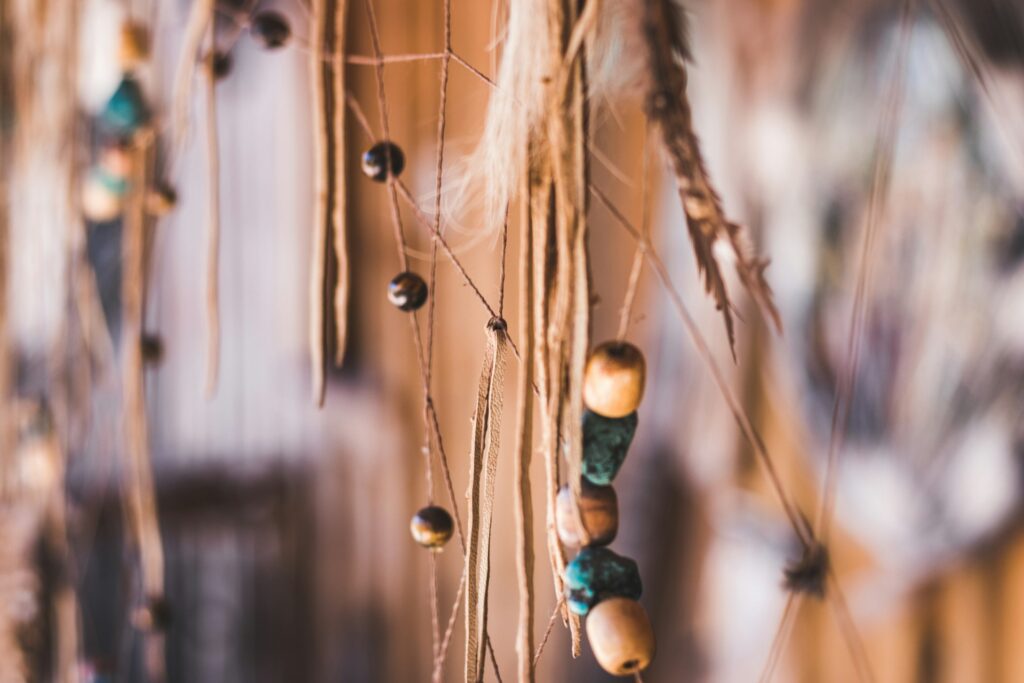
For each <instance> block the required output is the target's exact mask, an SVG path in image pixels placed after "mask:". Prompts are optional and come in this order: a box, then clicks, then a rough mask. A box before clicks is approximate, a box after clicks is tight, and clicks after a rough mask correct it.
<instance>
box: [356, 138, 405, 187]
mask: <svg viewBox="0 0 1024 683" xmlns="http://www.w3.org/2000/svg"><path fill="white" fill-rule="evenodd" d="M388 169H391V175H393V176H399V175H401V174H402V171H403V170H404V169H405V154H403V153H402V149H401V148H400V147H399V146H398V145H396V144H395V143H393V142H391V141H390V140H384V141H383V142H378V143H377V144H375V145H374V146H373V147H371V148H370V149H368V150H366V151H365V152H363V173H365V174H366V177H368V178H369V179H370V180H375V181H377V182H378V183H383V182H384V181H385V180H387V179H388Z"/></svg>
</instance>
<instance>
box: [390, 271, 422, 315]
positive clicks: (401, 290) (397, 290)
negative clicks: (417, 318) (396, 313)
mask: <svg viewBox="0 0 1024 683" xmlns="http://www.w3.org/2000/svg"><path fill="white" fill-rule="evenodd" d="M388 301H390V302H391V303H392V304H394V305H395V306H397V307H398V308H400V309H401V310H403V311H415V310H417V309H419V308H420V307H421V306H423V304H424V303H426V301H427V283H426V282H424V281H423V278H421V277H420V276H419V275H417V274H416V273H412V272H408V271H406V272H404V273H399V274H398V275H396V276H395V277H394V279H393V280H391V282H389V283H388Z"/></svg>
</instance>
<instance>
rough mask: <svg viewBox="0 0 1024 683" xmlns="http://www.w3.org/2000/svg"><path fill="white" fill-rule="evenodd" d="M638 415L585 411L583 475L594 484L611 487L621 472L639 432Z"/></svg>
mask: <svg viewBox="0 0 1024 683" xmlns="http://www.w3.org/2000/svg"><path fill="white" fill-rule="evenodd" d="M636 425H637V416H636V413H630V414H629V415H626V416H625V417H604V416H603V415H598V414H597V413H595V412H594V411H592V410H586V411H584V412H583V476H584V478H586V479H587V480H588V481H590V483H592V484H596V485H598V486H607V485H608V484H611V483H612V480H613V479H615V475H617V474H618V473H619V469H620V468H621V467H622V463H623V462H625V461H626V456H627V455H628V454H629V445H630V444H631V443H632V442H633V435H634V434H636Z"/></svg>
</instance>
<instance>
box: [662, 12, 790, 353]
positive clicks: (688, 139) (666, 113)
mask: <svg viewBox="0 0 1024 683" xmlns="http://www.w3.org/2000/svg"><path fill="white" fill-rule="evenodd" d="M643 34H644V42H645V44H646V46H647V51H648V55H647V56H648V61H649V73H650V79H651V80H650V83H649V86H648V91H647V93H646V95H645V97H646V102H645V109H646V112H647V115H648V117H649V118H650V119H651V120H652V121H654V122H655V123H656V124H657V125H658V128H659V129H660V131H661V136H662V142H663V144H664V146H665V150H666V152H667V153H668V155H669V157H670V159H671V161H672V167H673V170H674V172H675V175H676V182H677V184H678V186H679V197H680V199H681V200H682V204H683V211H684V213H685V214H686V224H687V227H688V229H689V233H690V240H691V241H692V243H693V252H694V256H695V257H696V259H697V269H698V271H699V272H700V274H701V275H702V278H703V280H704V289H705V291H707V292H708V293H709V294H711V296H712V297H714V300H715V304H716V306H717V308H718V309H719V310H720V311H722V317H723V318H724V320H725V330H726V334H727V335H728V337H729V348H730V350H732V352H733V356H734V357H735V354H736V349H735V346H736V341H735V339H736V333H735V326H734V323H733V311H732V302H731V301H730V300H729V293H728V290H727V288H726V284H725V278H724V277H723V275H722V269H721V265H720V264H719V262H718V260H717V259H716V258H715V254H714V250H713V249H714V244H715V242H716V241H717V240H719V239H724V240H727V241H728V243H729V244H730V246H731V247H732V249H733V251H735V253H736V271H737V273H738V274H739V277H740V281H741V282H742V283H743V286H744V287H746V288H747V290H748V291H749V292H750V294H751V296H752V297H753V298H754V300H755V301H756V302H757V303H758V305H759V306H760V308H761V310H762V311H763V312H764V313H765V314H766V315H768V316H769V317H770V318H771V319H772V321H773V322H774V324H775V326H776V328H778V329H780V330H781V327H782V322H781V319H780V318H779V313H778V311H777V310H776V308H775V304H774V303H773V301H772V292H771V288H770V287H769V286H768V283H767V282H766V281H765V279H764V270H765V268H766V267H767V266H768V262H767V261H766V260H764V259H761V258H759V257H757V256H756V255H753V254H752V253H751V251H752V250H751V249H750V247H749V246H748V240H747V238H746V235H745V231H744V230H743V228H742V227H741V226H739V225H737V224H736V223H732V222H730V221H729V220H728V219H727V218H726V217H725V212H724V211H723V209H722V202H721V200H720V199H719V197H718V194H717V193H716V192H715V189H714V187H713V186H712V184H711V179H710V176H709V175H708V172H707V170H706V168H705V166H704V160H703V157H702V156H701V152H700V142H699V140H698V139H697V135H696V133H695V132H694V130H693V114H692V111H691V109H690V102H689V100H688V99H687V95H686V66H685V64H684V59H686V58H687V57H688V55H689V54H690V49H689V44H688V40H687V36H686V26H685V16H684V15H682V13H681V10H680V8H679V6H678V5H677V4H676V3H675V2H673V1H672V0H645V3H644V22H643Z"/></svg>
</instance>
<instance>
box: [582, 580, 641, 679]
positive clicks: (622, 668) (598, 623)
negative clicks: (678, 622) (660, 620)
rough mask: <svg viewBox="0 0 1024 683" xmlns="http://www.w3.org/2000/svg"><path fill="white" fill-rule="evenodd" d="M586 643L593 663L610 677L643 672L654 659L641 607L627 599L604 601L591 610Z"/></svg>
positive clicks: (588, 617) (588, 618) (634, 601)
mask: <svg viewBox="0 0 1024 683" xmlns="http://www.w3.org/2000/svg"><path fill="white" fill-rule="evenodd" d="M587 640H589V641H590V649H591V650H593V651H594V657H595V658H596V659H597V663H598V664H600V665H601V668H602V669H604V670H605V671H607V672H608V673H610V674H612V675H613V676H628V675H630V674H632V673H635V672H637V671H643V670H644V669H646V668H647V665H648V664H650V663H651V659H652V658H653V657H654V629H652V628H651V620H650V619H649V618H648V617H647V612H645V611H644V608H643V606H642V605H640V603H639V602H637V601H636V600H630V599H629V598H608V599H607V600H602V601H601V602H600V603H598V604H597V605H596V606H595V607H594V608H593V609H591V610H590V614H589V615H588V616H587Z"/></svg>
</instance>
